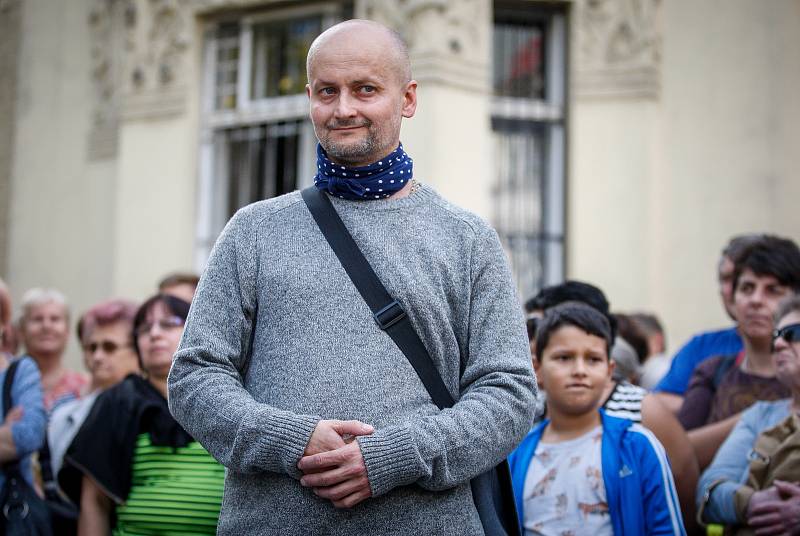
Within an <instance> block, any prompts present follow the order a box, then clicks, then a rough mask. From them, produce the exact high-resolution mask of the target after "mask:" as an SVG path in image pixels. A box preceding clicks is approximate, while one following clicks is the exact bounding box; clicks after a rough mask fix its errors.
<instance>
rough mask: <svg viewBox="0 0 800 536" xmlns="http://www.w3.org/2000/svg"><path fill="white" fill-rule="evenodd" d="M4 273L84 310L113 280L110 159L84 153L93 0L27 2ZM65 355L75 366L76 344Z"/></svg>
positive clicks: (14, 284) (17, 287)
mask: <svg viewBox="0 0 800 536" xmlns="http://www.w3.org/2000/svg"><path fill="white" fill-rule="evenodd" d="M21 5H22V9H23V12H22V32H21V34H22V41H21V43H20V58H19V72H18V81H19V85H18V88H17V102H16V133H15V137H14V146H15V149H14V150H15V154H14V165H13V170H12V177H11V195H12V196H13V197H12V202H11V207H10V220H9V222H10V229H9V259H8V267H9V270H8V272H9V273H8V283H9V286H10V287H11V289H12V294H13V296H14V298H15V301H16V302H17V303H18V301H19V298H20V297H21V295H22V294H23V292H24V291H25V290H27V289H28V288H31V287H34V286H47V287H55V288H58V289H60V290H62V291H63V292H64V293H65V294H66V295H67V297H68V299H69V300H70V303H71V304H72V306H73V311H81V310H83V309H85V308H86V307H87V306H88V305H90V304H91V303H93V302H95V301H97V300H98V299H101V298H103V297H106V296H108V295H109V293H110V292H111V290H112V284H111V269H112V263H113V260H112V257H111V255H110V252H111V248H112V244H113V236H114V227H115V217H114V213H113V212H114V211H113V202H112V201H111V200H112V199H113V196H114V191H115V177H114V164H113V161H102V162H97V163H92V164H89V163H87V159H86V154H87V146H86V139H87V134H88V130H89V118H90V115H91V110H90V98H89V95H91V87H90V69H91V67H90V62H89V46H90V45H89V35H88V34H89V32H88V24H87V14H88V6H87V2H85V1H82V2H68V3H66V2H55V3H54V2H49V1H46V0H30V1H26V2H22V3H21ZM69 362H70V364H72V365H73V366H76V367H78V366H79V364H78V363H79V361H78V353H77V348H76V345H75V343H74V341H73V343H72V344H71V346H70V351H69Z"/></svg>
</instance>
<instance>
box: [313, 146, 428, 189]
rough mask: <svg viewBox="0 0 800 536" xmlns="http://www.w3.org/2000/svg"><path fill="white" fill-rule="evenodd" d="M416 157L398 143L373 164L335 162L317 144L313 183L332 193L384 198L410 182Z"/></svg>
mask: <svg viewBox="0 0 800 536" xmlns="http://www.w3.org/2000/svg"><path fill="white" fill-rule="evenodd" d="M413 165H414V161H413V160H412V159H411V157H409V156H408V155H407V154H406V152H405V151H404V150H403V144H402V143H401V144H400V145H398V147H397V149H395V150H394V151H393V152H392V153H391V154H389V155H387V156H386V157H384V158H382V159H380V160H379V161H377V162H375V163H374V164H370V165H368V166H361V167H347V166H343V165H341V164H337V163H335V162H333V161H332V160H331V159H330V158H328V155H327V154H326V153H325V149H323V148H322V146H321V145H320V144H317V174H316V176H315V177H314V185H315V186H316V187H317V188H318V189H320V190H322V191H323V192H328V193H329V194H331V195H332V196H335V197H340V198H342V199H350V200H354V201H364V200H374V199H385V198H387V197H389V196H391V195H392V194H394V193H395V192H397V191H399V190H400V189H402V188H403V187H404V186H405V185H406V184H408V183H409V182H411V178H412V177H413V176H414V174H413Z"/></svg>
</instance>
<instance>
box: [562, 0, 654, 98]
mask: <svg viewBox="0 0 800 536" xmlns="http://www.w3.org/2000/svg"><path fill="white" fill-rule="evenodd" d="M573 14H574V19H573V20H574V26H573V27H574V34H573V35H574V37H575V40H576V41H577V58H576V60H577V61H576V64H577V67H576V73H575V74H576V77H575V80H576V85H575V90H576V93H577V96H578V97H627V96H631V97H649V98H657V97H658V95H659V92H660V64H661V34H660V14H661V0H576V1H575V3H574V10H573Z"/></svg>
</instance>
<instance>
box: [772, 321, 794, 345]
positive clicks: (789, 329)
mask: <svg viewBox="0 0 800 536" xmlns="http://www.w3.org/2000/svg"><path fill="white" fill-rule="evenodd" d="M779 337H780V338H781V339H783V340H784V341H786V342H788V343H789V344H791V343H793V342H800V324H789V325H788V326H784V327H782V328H781V329H776V330H775V331H773V332H772V345H773V346H774V345H775V341H777V340H778V338H779Z"/></svg>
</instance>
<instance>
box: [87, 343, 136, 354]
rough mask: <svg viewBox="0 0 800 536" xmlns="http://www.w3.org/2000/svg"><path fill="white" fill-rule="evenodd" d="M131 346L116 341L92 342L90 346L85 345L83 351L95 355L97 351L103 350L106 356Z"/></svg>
mask: <svg viewBox="0 0 800 536" xmlns="http://www.w3.org/2000/svg"><path fill="white" fill-rule="evenodd" d="M129 346H130V344H117V343H115V342H114V341H101V342H90V343H89V344H84V345H83V349H84V350H85V351H86V352H88V353H90V354H93V353H95V352H96V351H97V350H102V351H103V353H104V354H109V355H110V354H113V353H114V352H116V351H117V350H119V349H120V348H128V347H129Z"/></svg>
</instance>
